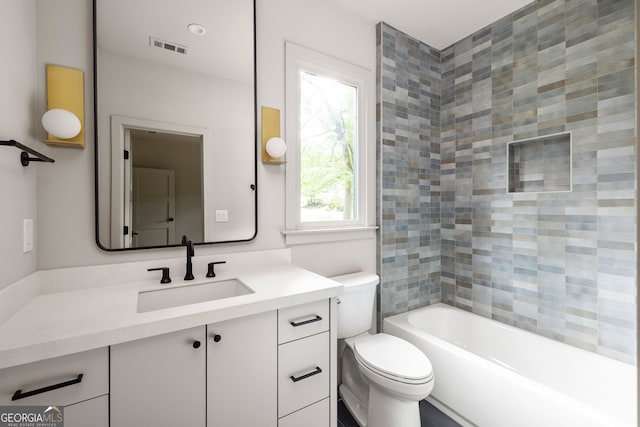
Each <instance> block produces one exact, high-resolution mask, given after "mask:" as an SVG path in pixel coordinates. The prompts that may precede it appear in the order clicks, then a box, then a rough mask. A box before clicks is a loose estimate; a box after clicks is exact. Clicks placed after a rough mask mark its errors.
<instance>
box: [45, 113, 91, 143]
mask: <svg viewBox="0 0 640 427" xmlns="http://www.w3.org/2000/svg"><path fill="white" fill-rule="evenodd" d="M81 126H82V125H81V124H80V119H78V118H77V117H76V115H75V114H73V113H72V112H71V111H68V110H63V109H61V108H54V109H51V110H49V111H47V112H46V113H44V115H43V116H42V127H44V128H45V130H46V131H47V132H49V133H50V134H51V135H53V136H55V137H56V138H60V139H70V138H73V137H74V136H76V135H78V134H79V133H80V129H81Z"/></svg>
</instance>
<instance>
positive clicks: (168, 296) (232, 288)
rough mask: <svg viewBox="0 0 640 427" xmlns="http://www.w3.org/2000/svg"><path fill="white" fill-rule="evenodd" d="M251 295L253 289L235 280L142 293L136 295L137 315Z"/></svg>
mask: <svg viewBox="0 0 640 427" xmlns="http://www.w3.org/2000/svg"><path fill="white" fill-rule="evenodd" d="M252 293H254V290H253V289H251V288H250V287H248V286H247V285H245V284H244V283H242V282H241V281H239V280H237V279H229V280H221V281H218V282H207V283H201V284H198V285H187V286H179V287H173V288H171V287H167V288H165V289H157V290H153V291H143V292H139V293H138V313H144V312H146V311H153V310H161V309H163V308H169V307H177V306H180V305H188V304H195V303H198V302H205V301H213V300H219V299H225V298H233V297H237V296H240V295H248V294H252Z"/></svg>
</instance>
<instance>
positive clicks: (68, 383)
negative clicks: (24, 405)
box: [11, 374, 84, 401]
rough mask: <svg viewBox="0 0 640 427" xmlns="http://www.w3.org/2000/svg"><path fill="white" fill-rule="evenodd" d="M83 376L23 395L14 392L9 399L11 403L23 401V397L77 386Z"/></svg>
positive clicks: (19, 391) (19, 392)
mask: <svg viewBox="0 0 640 427" xmlns="http://www.w3.org/2000/svg"><path fill="white" fill-rule="evenodd" d="M83 376H84V375H83V374H78V377H77V378H75V379H73V380H69V381H65V382H63V383H59V384H54V385H49V386H46V387H42V388H39V389H37V390H32V391H27V392H24V393H23V392H22V390H16V392H15V393H13V397H12V398H11V400H12V401H13V400H18V399H24V398H25V397H31V396H35V395H36V394H41V393H46V392H48V391H52V390H57V389H59V388H62V387H67V386H70V385H74V384H78V383H80V382H81V381H82V377H83Z"/></svg>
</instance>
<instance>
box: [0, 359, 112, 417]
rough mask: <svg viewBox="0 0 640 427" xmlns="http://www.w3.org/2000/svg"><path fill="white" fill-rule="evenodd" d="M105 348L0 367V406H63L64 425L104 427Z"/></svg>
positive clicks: (105, 401)
mask: <svg viewBox="0 0 640 427" xmlns="http://www.w3.org/2000/svg"><path fill="white" fill-rule="evenodd" d="M108 393H109V357H108V351H107V348H106V347H104V348H99V349H96V350H90V351H85V352H82V353H76V354H71V355H69V356H61V357H56V358H54V359H48V360H43V361H40V362H34V363H28V364H25V365H19V366H15V367H12V368H6V369H3V370H0V405H2V406H10V405H42V406H55V405H61V406H63V407H64V410H63V411H64V425H65V426H66V427H86V426H95V427H108V425H109V411H108V407H109V397H108Z"/></svg>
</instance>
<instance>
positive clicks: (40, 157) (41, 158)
mask: <svg viewBox="0 0 640 427" xmlns="http://www.w3.org/2000/svg"><path fill="white" fill-rule="evenodd" d="M0 145H6V146H7V147H16V148H17V149H18V150H22V153H21V154H20V163H21V164H22V166H29V162H47V163H54V162H55V160H53V159H52V158H50V157H47V156H45V155H44V154H42V153H38V152H37V151H36V150H34V149H32V148H29V147H27V146H26V145H22V144H20V143H19V142H18V141H14V140H13V139H11V140H9V141H0ZM29 154H31V155H34V156H36V157H30V156H29Z"/></svg>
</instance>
